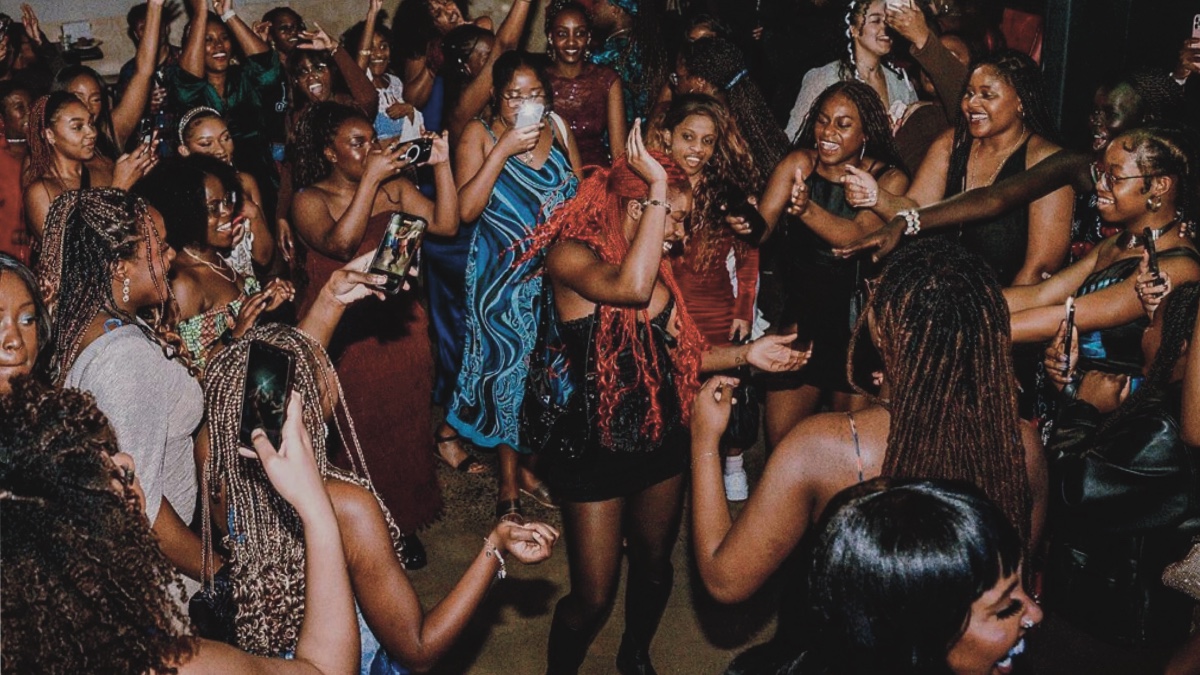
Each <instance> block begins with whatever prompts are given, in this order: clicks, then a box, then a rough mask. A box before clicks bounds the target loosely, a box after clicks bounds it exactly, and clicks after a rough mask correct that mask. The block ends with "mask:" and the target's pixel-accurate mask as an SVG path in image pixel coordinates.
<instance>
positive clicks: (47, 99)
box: [21, 91, 87, 189]
mask: <svg viewBox="0 0 1200 675" xmlns="http://www.w3.org/2000/svg"><path fill="white" fill-rule="evenodd" d="M72 103H75V104H78V105H81V106H84V108H86V107H87V106H86V105H84V103H83V101H80V100H79V98H78V97H77V96H75V94H72V93H71V92H69V91H56V92H54V93H53V94H47V95H46V96H41V97H39V98H38V99H37V100H36V101H34V102H33V108H31V109H30V111H29V134H28V136H26V138H28V143H29V163H28V164H27V165H26V166H25V170H24V171H22V172H21V189H25V188H27V187H29V185H30V184H31V183H33V182H34V181H35V180H37V179H39V178H41V177H43V176H47V175H49V174H52V173H54V171H55V169H54V148H53V147H51V145H50V142H49V141H47V140H46V130H47V129H50V128H52V127H53V126H54V124H55V122H57V121H58V116H59V114H60V113H62V109H63V108H65V107H67V106H68V105H70V104H72Z"/></svg>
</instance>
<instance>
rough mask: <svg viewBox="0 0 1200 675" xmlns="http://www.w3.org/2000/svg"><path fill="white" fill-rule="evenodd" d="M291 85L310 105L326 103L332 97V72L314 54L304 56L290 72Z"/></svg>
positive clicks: (327, 65)
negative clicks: (297, 89)
mask: <svg viewBox="0 0 1200 675" xmlns="http://www.w3.org/2000/svg"><path fill="white" fill-rule="evenodd" d="M292 83H293V84H295V85H296V87H297V88H299V89H300V91H302V92H304V95H305V96H306V97H308V100H309V101H310V102H312V103H320V102H322V101H328V100H329V99H330V98H332V97H333V71H331V70H330V69H329V64H327V63H325V61H323V60H321V58H320V57H318V56H317V55H316V54H305V55H304V56H303V57H302V58H301V59H300V60H299V61H298V62H297V63H296V68H295V70H293V71H292Z"/></svg>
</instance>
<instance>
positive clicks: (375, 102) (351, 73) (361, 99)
mask: <svg viewBox="0 0 1200 675" xmlns="http://www.w3.org/2000/svg"><path fill="white" fill-rule="evenodd" d="M313 28H315V29H316V30H312V31H305V32H302V33H300V37H301V38H303V39H304V40H306V41H305V42H301V43H299V44H297V45H296V49H309V50H314V51H319V50H328V51H329V54H330V56H331V57H332V58H333V65H335V66H337V69H338V72H339V73H341V74H342V79H343V80H345V82H346V87H347V88H348V89H349V90H350V96H351V97H352V98H353V99H354V107H356V108H358V109H359V111H361V112H362V113H363V114H364V115H366V116H367V118H368V119H374V118H375V111H376V109H377V108H378V107H379V90H378V89H376V88H375V85H373V84H371V81H370V80H369V79H367V73H366V71H365V70H364V69H363V68H362V67H360V66H359V65H358V62H357V61H355V59H354V57H353V56H351V55H350V52H349V51H348V49H354V45H340V44H338V42H337V41H336V40H334V39H333V38H331V37H329V34H328V33H326V32H325V30H324V29H322V28H321V27H320V26H319V25H317V23H316V22H315V21H314V22H313ZM368 44H370V43H368Z"/></svg>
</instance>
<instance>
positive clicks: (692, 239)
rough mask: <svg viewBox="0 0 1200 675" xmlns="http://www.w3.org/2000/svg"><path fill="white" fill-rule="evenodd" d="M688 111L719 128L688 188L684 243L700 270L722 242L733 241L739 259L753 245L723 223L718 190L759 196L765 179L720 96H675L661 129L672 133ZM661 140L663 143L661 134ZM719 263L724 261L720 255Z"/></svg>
mask: <svg viewBox="0 0 1200 675" xmlns="http://www.w3.org/2000/svg"><path fill="white" fill-rule="evenodd" d="M692 115H700V116H703V117H706V118H708V119H709V120H711V121H712V123H713V126H714V127H715V129H716V132H717V142H716V145H715V146H714V147H713V154H712V157H711V158H710V159H709V160H708V163H707V164H705V165H704V169H703V170H702V171H701V173H700V181H699V183H697V185H696V186H695V187H694V188H693V190H692V193H693V194H692V197H693V203H692V213H691V214H690V215H689V216H688V222H687V231H688V236H689V240H688V246H689V247H690V248H691V249H692V251H693V254H692V255H689V256H688V258H687V262H688V263H689V266H690V267H692V269H693V271H696V272H702V271H704V270H708V269H710V268H712V266H713V265H714V264H716V263H717V261H716V256H717V252H718V251H721V250H726V247H725V246H723V245H722V243H723V242H729V243H730V244H731V245H732V246H733V249H734V250H735V251H736V254H737V256H738V257H739V259H740V258H741V257H743V256H745V255H748V254H749V252H750V249H751V248H752V246H751V245H750V244H749V243H747V242H746V241H745V240H743V239H742V238H741V237H737V236H734V234H733V230H732V229H730V228H729V227H728V226H726V225H725V214H724V213H723V212H722V211H721V207H722V205H723V204H722V200H721V195H722V193H723V192H724V190H725V189H726V188H728V187H729V186H733V187H736V188H737V190H738V191H739V192H742V193H745V194H746V195H747V196H750V195H754V196H757V195H758V194H759V193H760V192H761V191H762V188H763V180H762V174H761V173H760V172H759V170H758V166H757V165H756V164H755V163H754V158H753V157H752V156H751V155H750V149H749V147H748V146H747V145H746V141H745V139H743V138H742V134H741V133H740V132H739V131H738V128H737V124H735V123H734V121H733V118H732V117H731V116H730V114H729V109H728V108H726V107H725V105H724V104H723V103H721V102H720V101H719V100H717V99H715V98H713V97H711V96H708V95H705V94H684V95H682V96H676V97H674V98H673V99H672V100H671V107H670V108H668V109H667V112H666V114H665V115H664V116H663V119H662V125H661V128H662V129H663V131H664V132H666V131H669V132H671V134H672V135H674V133H675V129H676V128H677V127H678V126H679V125H680V124H682V123H683V122H684V120H686V119H687V118H689V117H691V116H692ZM661 144H662V145H664V146H665V145H666V136H665V134H663V136H662V138H661ZM663 151H664V152H669V151H670V148H667V147H664V148H663ZM720 264H721V265H724V264H725V263H724V260H722V261H720Z"/></svg>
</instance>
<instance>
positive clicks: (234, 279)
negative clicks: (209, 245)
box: [183, 246, 237, 284]
mask: <svg viewBox="0 0 1200 675" xmlns="http://www.w3.org/2000/svg"><path fill="white" fill-rule="evenodd" d="M183 252H184V253H186V254H187V255H188V257H189V258H191V259H192V260H195V261H196V262H198V263H200V264H201V265H204V266H205V267H207V268H208V269H210V270H212V271H213V272H215V273H216V275H217V276H219V277H221V278H222V279H224V280H225V281H228V282H229V283H231V284H237V272H233V270H230V271H231V272H233V276H230V277H227V276H225V273H224V272H222V271H221V270H220V269H218V268H217V266H216V265H214V264H212V263H210V262H208V261H207V260H205V259H204V258H201V257H200V256H198V255H196V254H195V253H193V252H192V249H190V248H187V247H186V246H185V247H184V248H183ZM217 260H220V261H221V262H225V260H224V258H221V257H220V256H217Z"/></svg>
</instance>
